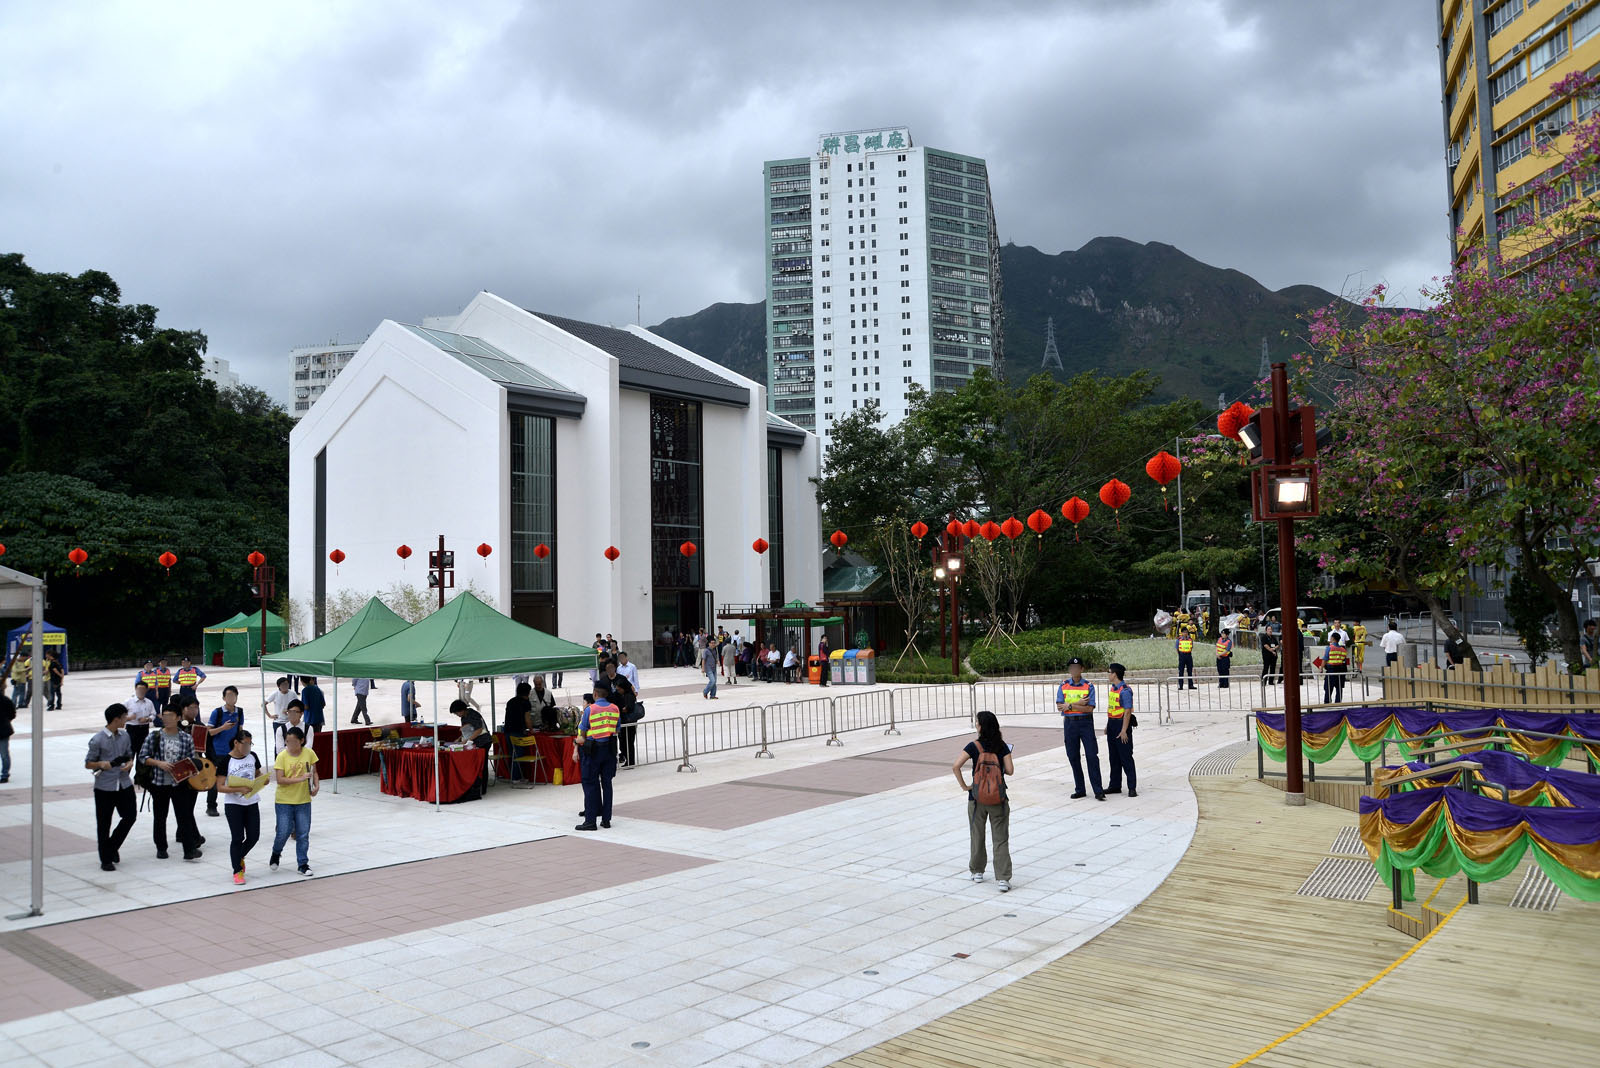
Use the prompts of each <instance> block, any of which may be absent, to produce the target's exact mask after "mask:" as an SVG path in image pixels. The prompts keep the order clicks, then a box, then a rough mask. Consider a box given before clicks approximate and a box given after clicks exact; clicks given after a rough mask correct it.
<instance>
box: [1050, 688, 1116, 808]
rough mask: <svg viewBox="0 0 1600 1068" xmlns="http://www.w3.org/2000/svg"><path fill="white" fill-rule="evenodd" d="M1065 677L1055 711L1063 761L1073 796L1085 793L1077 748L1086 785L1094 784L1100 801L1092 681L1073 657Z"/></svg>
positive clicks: (1059, 690)
mask: <svg viewBox="0 0 1600 1068" xmlns="http://www.w3.org/2000/svg"><path fill="white" fill-rule="evenodd" d="M1067 672H1068V676H1067V680H1066V681H1065V682H1063V683H1062V684H1061V685H1060V687H1058V688H1057V690H1056V711H1058V712H1060V713H1061V733H1062V738H1063V740H1064V742H1065V743H1066V747H1067V762H1068V763H1070V764H1071V765H1072V785H1073V793H1072V796H1073V797H1074V798H1078V797H1083V796H1085V794H1084V790H1083V765H1082V764H1081V763H1079V761H1078V749H1079V747H1082V749H1083V756H1084V758H1085V759H1087V760H1088V762H1089V785H1090V786H1092V787H1094V799H1095V800H1096V801H1104V800H1105V799H1106V792H1105V790H1104V789H1102V788H1101V786H1100V747H1099V746H1098V745H1096V744H1095V740H1094V684H1093V683H1091V682H1089V680H1087V679H1085V678H1084V677H1083V661H1082V660H1080V659H1078V658H1077V657H1073V658H1072V659H1071V660H1068V661H1067Z"/></svg>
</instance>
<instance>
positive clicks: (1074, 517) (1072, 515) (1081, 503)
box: [1061, 497, 1089, 541]
mask: <svg viewBox="0 0 1600 1068" xmlns="http://www.w3.org/2000/svg"><path fill="white" fill-rule="evenodd" d="M1061 514H1062V515H1064V516H1066V518H1067V522H1069V523H1071V524H1072V540H1073V541H1079V540H1081V539H1080V538H1079V537H1078V524H1079V523H1081V522H1083V521H1084V520H1085V519H1087V518H1089V502H1088V501H1086V500H1084V499H1083V498H1082V497H1073V498H1071V499H1070V500H1068V501H1067V503H1065V504H1063V505H1062V506H1061Z"/></svg>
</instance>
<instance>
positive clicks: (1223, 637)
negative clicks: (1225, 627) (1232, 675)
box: [1217, 631, 1233, 690]
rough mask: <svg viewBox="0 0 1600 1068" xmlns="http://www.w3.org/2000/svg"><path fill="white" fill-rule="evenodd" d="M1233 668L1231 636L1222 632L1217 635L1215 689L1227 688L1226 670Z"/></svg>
mask: <svg viewBox="0 0 1600 1068" xmlns="http://www.w3.org/2000/svg"><path fill="white" fill-rule="evenodd" d="M1232 666H1233V635H1231V634H1229V633H1228V632H1227V631H1223V632H1222V633H1221V634H1219V635H1217V689H1219V690H1226V689H1227V688H1228V669H1229V668H1230V667H1232Z"/></svg>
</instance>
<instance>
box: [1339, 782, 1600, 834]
mask: <svg viewBox="0 0 1600 1068" xmlns="http://www.w3.org/2000/svg"><path fill="white" fill-rule="evenodd" d="M1441 797H1443V798H1444V803H1445V807H1446V808H1447V809H1449V811H1450V818H1451V820H1452V821H1453V822H1454V823H1455V825H1456V826H1457V827H1460V828H1461V829H1462V830H1465V831H1498V830H1502V829H1504V828H1506V827H1511V826H1514V825H1516V824H1518V823H1526V824H1527V825H1528V827H1529V828H1530V829H1531V830H1533V831H1534V832H1535V833H1536V834H1539V835H1540V836H1542V837H1543V838H1545V839H1546V840H1547V841H1550V842H1553V843H1556V844H1560V845H1592V844H1593V843H1595V842H1600V810H1597V809H1588V808H1528V807H1524V806H1522V805H1513V804H1509V803H1507V802H1505V801H1501V800H1498V799H1496V798H1488V797H1479V796H1478V795H1476V794H1473V793H1469V792H1468V791H1466V790H1461V789H1458V788H1457V787H1454V786H1429V787H1426V788H1424V789H1421V790H1408V791H1406V792H1405V793H1399V794H1391V795H1390V796H1388V797H1385V798H1375V797H1363V798H1362V799H1361V813H1362V814H1363V815H1365V814H1366V813H1368V812H1372V811H1374V810H1379V811H1382V813H1383V815H1384V816H1385V818H1387V819H1388V820H1390V821H1391V822H1393V823H1399V824H1410V823H1414V822H1415V821H1416V820H1417V818H1418V817H1419V816H1421V815H1422V814H1423V813H1424V812H1425V811H1427V809H1428V806H1429V805H1432V804H1433V803H1434V802H1435V801H1438V800H1439V799H1440V798H1441Z"/></svg>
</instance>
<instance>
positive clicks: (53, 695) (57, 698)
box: [44, 679, 61, 710]
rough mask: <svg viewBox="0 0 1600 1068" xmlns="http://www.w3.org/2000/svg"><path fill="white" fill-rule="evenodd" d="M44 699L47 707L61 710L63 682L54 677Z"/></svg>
mask: <svg viewBox="0 0 1600 1068" xmlns="http://www.w3.org/2000/svg"><path fill="white" fill-rule="evenodd" d="M44 700H45V707H46V708H48V709H53V710H59V709H60V708H61V683H59V682H57V681H55V680H54V679H52V680H50V685H49V686H48V687H47V688H46V689H45V692H44Z"/></svg>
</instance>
